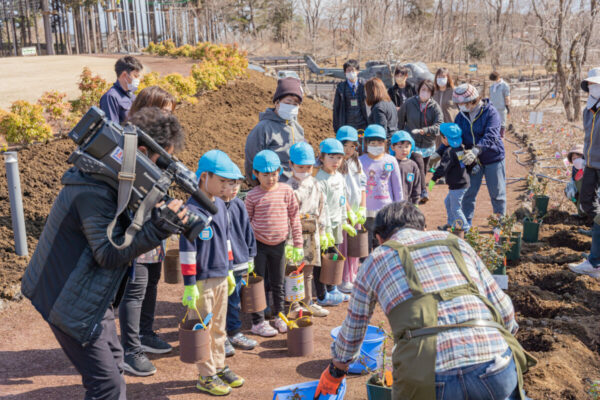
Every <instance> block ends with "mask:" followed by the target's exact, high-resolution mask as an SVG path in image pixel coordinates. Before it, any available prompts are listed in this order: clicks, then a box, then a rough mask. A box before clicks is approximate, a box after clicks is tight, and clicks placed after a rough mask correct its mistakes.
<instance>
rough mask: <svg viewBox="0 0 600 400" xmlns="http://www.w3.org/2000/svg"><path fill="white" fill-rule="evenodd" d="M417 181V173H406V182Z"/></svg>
mask: <svg viewBox="0 0 600 400" xmlns="http://www.w3.org/2000/svg"><path fill="white" fill-rule="evenodd" d="M414 181H415V174H413V173H410V174H406V182H414Z"/></svg>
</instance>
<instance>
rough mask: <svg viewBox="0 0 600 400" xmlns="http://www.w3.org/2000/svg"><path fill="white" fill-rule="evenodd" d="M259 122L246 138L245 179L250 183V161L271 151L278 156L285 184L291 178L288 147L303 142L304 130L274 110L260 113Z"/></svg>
mask: <svg viewBox="0 0 600 400" xmlns="http://www.w3.org/2000/svg"><path fill="white" fill-rule="evenodd" d="M258 119H259V122H258V124H256V126H255V127H254V128H253V129H252V131H250V134H249V135H248V138H246V150H245V162H244V168H245V170H246V178H248V181H249V182H252V161H253V160H254V156H255V155H256V154H257V153H258V152H259V151H261V150H272V151H274V152H275V153H277V155H278V156H279V160H281V166H282V167H283V175H281V177H280V179H279V180H280V181H281V182H286V181H287V180H288V179H289V178H290V177H291V176H292V174H291V171H290V164H289V161H290V147H292V145H293V144H294V143H297V142H304V141H305V140H304V129H302V127H301V126H300V124H299V123H298V121H295V120H291V121H286V120H284V119H283V118H281V117H280V116H279V115H277V113H276V112H275V109H274V108H267V109H266V111H265V112H262V113H260V115H259V117H258Z"/></svg>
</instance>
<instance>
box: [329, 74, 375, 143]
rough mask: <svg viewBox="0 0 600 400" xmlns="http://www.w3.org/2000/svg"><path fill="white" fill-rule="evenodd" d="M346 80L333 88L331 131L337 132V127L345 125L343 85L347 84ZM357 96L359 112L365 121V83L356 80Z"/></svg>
mask: <svg viewBox="0 0 600 400" xmlns="http://www.w3.org/2000/svg"><path fill="white" fill-rule="evenodd" d="M347 84H348V82H347V81H343V82H340V83H338V85H337V87H336V89H335V96H334V98H333V131H334V132H337V131H338V129H339V128H340V127H342V126H344V125H346V97H345V96H344V85H347ZM356 94H357V97H358V104H360V112H361V114H362V116H363V118H364V119H365V121H367V118H368V113H367V103H365V99H366V95H365V85H363V84H362V82H360V81H359V82H358V88H357V90H356Z"/></svg>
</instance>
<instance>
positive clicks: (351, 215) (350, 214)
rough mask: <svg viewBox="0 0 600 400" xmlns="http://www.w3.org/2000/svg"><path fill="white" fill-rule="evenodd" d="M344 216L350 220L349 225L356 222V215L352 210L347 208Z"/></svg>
mask: <svg viewBox="0 0 600 400" xmlns="http://www.w3.org/2000/svg"><path fill="white" fill-rule="evenodd" d="M346 216H347V217H348V221H350V225H352V226H354V225H356V224H358V216H357V215H356V214H355V213H354V211H352V210H348V212H347V213H346Z"/></svg>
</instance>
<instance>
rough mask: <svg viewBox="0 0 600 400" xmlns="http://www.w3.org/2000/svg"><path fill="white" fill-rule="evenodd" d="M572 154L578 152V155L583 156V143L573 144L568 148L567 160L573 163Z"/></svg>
mask: <svg viewBox="0 0 600 400" xmlns="http://www.w3.org/2000/svg"><path fill="white" fill-rule="evenodd" d="M574 154H579V155H580V156H582V157H583V145H582V144H576V145H575V146H573V147H572V148H571V150H569V154H567V160H569V162H570V163H573V155H574Z"/></svg>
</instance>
